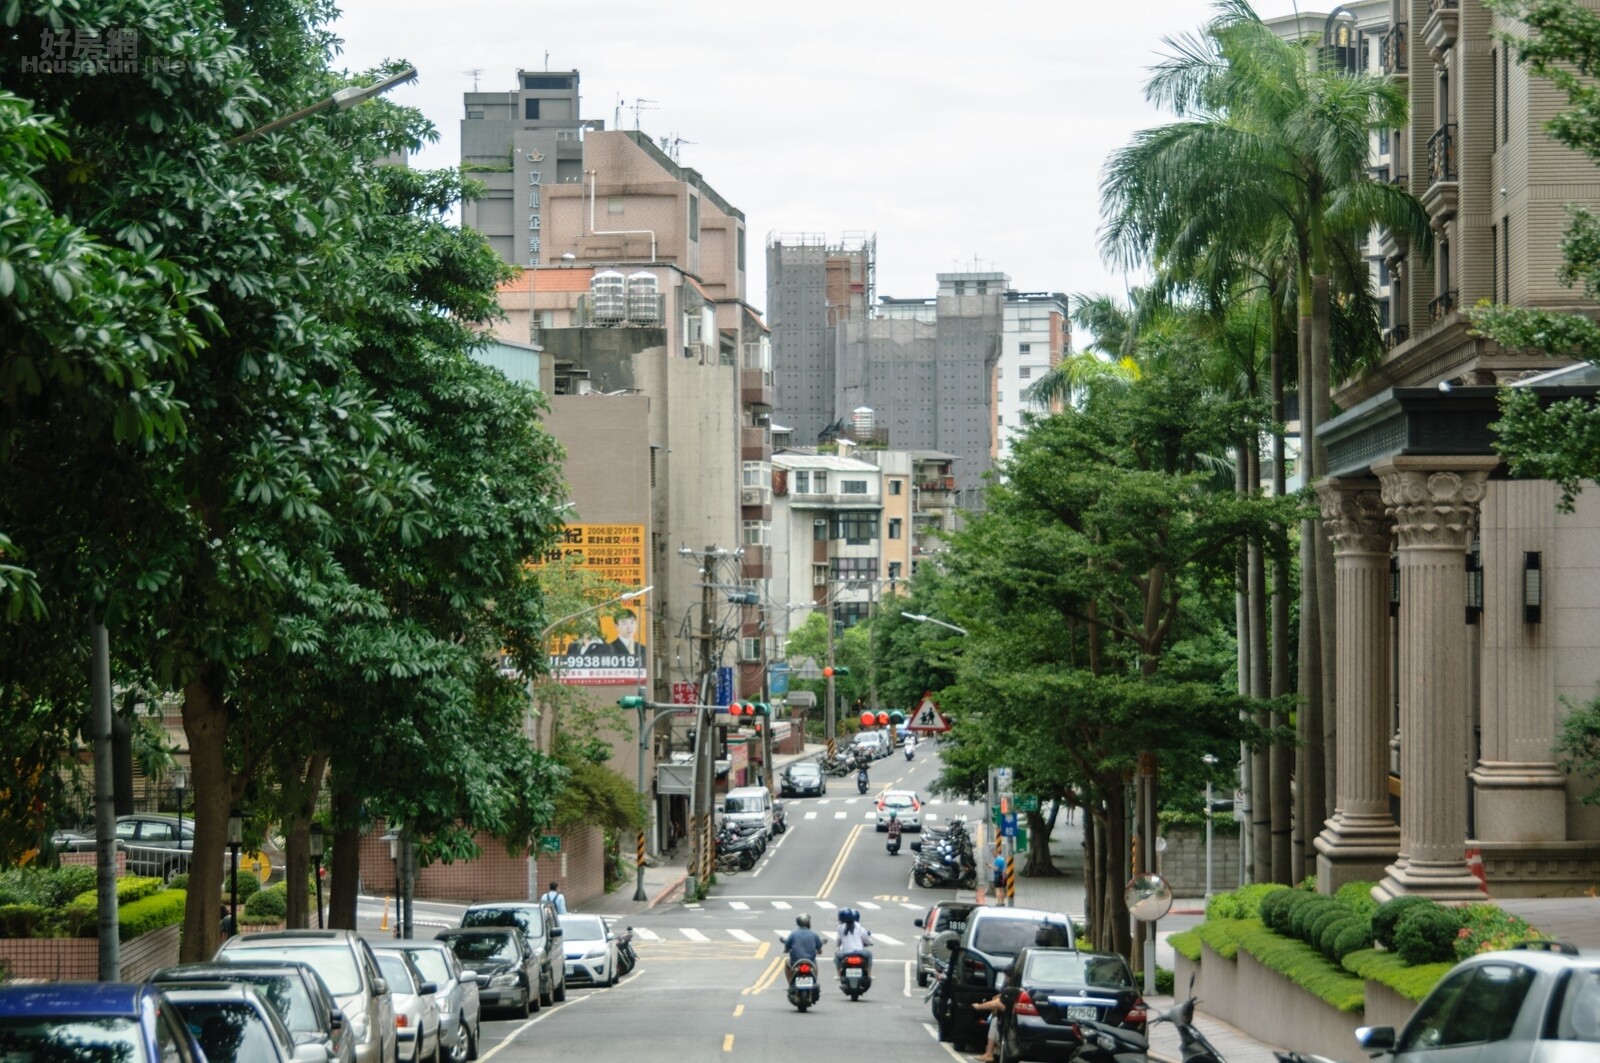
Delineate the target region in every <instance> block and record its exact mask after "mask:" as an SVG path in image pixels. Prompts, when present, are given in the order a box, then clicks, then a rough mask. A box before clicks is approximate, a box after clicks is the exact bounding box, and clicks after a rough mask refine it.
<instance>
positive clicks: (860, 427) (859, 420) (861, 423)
mask: <svg viewBox="0 0 1600 1063" xmlns="http://www.w3.org/2000/svg"><path fill="white" fill-rule="evenodd" d="M876 420H877V418H876V416H875V415H874V414H873V412H872V407H871V406H857V407H856V408H855V409H853V410H851V411H850V427H851V428H853V429H855V432H856V438H858V439H860V438H863V437H865V436H870V435H871V434H872V426H873V424H874V423H875V422H876Z"/></svg>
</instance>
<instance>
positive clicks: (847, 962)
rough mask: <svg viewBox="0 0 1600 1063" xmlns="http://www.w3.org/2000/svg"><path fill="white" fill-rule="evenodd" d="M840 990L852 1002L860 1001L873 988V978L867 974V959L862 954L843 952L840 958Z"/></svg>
mask: <svg viewBox="0 0 1600 1063" xmlns="http://www.w3.org/2000/svg"><path fill="white" fill-rule="evenodd" d="M838 962H839V988H840V989H842V990H844V993H845V996H847V997H849V998H850V999H851V1000H860V999H861V994H863V993H865V992H866V991H867V990H869V989H871V988H872V976H871V975H869V974H867V957H866V955H865V954H864V953H860V952H842V953H840V954H839V956H838Z"/></svg>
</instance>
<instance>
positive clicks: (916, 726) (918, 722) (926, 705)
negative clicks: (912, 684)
mask: <svg viewBox="0 0 1600 1063" xmlns="http://www.w3.org/2000/svg"><path fill="white" fill-rule="evenodd" d="M906 727H907V728H908V729H910V730H912V731H930V732H940V733H943V732H945V731H948V730H950V720H949V719H948V718H947V717H946V716H945V714H944V713H942V712H940V711H939V706H938V705H937V704H936V703H935V702H934V700H933V698H932V697H931V696H930V695H928V694H924V695H922V700H921V701H919V702H917V707H916V709H915V711H913V712H912V713H911V720H910V722H909V723H907V724H906Z"/></svg>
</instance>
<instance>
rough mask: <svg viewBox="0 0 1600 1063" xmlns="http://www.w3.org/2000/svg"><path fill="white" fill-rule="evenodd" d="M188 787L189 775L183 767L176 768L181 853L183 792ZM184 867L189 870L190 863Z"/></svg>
mask: <svg viewBox="0 0 1600 1063" xmlns="http://www.w3.org/2000/svg"><path fill="white" fill-rule="evenodd" d="M188 788H189V776H187V775H185V774H184V771H183V769H182V768H174V769H173V772H172V794H173V796H174V798H176V800H177V802H178V852H179V853H180V854H181V853H182V852H183V792H184V791H185V790H187V789H188ZM178 859H180V860H182V859H183V857H182V856H181V855H180V856H179V857H178ZM183 869H184V870H185V871H188V870H189V865H188V864H187V863H185V864H184V865H183Z"/></svg>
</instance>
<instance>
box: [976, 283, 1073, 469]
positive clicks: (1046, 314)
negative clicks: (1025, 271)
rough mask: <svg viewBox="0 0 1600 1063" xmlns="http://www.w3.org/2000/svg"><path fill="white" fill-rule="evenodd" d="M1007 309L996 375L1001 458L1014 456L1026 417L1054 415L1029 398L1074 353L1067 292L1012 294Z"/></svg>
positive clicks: (1008, 295) (1004, 308) (996, 422)
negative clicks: (1029, 392) (1067, 356)
mask: <svg viewBox="0 0 1600 1063" xmlns="http://www.w3.org/2000/svg"><path fill="white" fill-rule="evenodd" d="M1005 298H1006V301H1005V304H1004V306H1002V307H1001V314H1002V317H1001V326H1000V359H999V361H997V362H996V363H995V373H994V427H995V441H996V445H997V449H996V452H995V457H996V458H997V459H1005V458H1007V457H1010V455H1011V444H1012V442H1013V440H1015V439H1016V437H1017V436H1018V435H1020V434H1021V432H1022V428H1023V416H1024V415H1025V414H1034V415H1038V414H1042V413H1048V412H1049V411H1048V410H1046V409H1045V408H1044V407H1042V406H1040V405H1039V404H1038V403H1037V402H1035V401H1034V400H1033V399H1031V398H1029V396H1028V389H1029V388H1031V387H1032V386H1033V385H1034V384H1035V383H1036V382H1037V381H1038V380H1039V378H1040V377H1042V376H1044V375H1045V374H1046V373H1047V372H1049V371H1050V370H1051V369H1053V368H1054V367H1055V366H1056V365H1057V364H1058V363H1059V362H1060V361H1061V359H1062V358H1063V357H1065V356H1066V354H1067V353H1068V352H1069V351H1070V350H1071V347H1072V319H1071V318H1070V317H1069V316H1068V305H1067V297H1066V295H1065V294H1064V293H1062V292H1019V291H1013V290H1011V289H1009V288H1008V289H1007V290H1006V297H1005Z"/></svg>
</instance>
